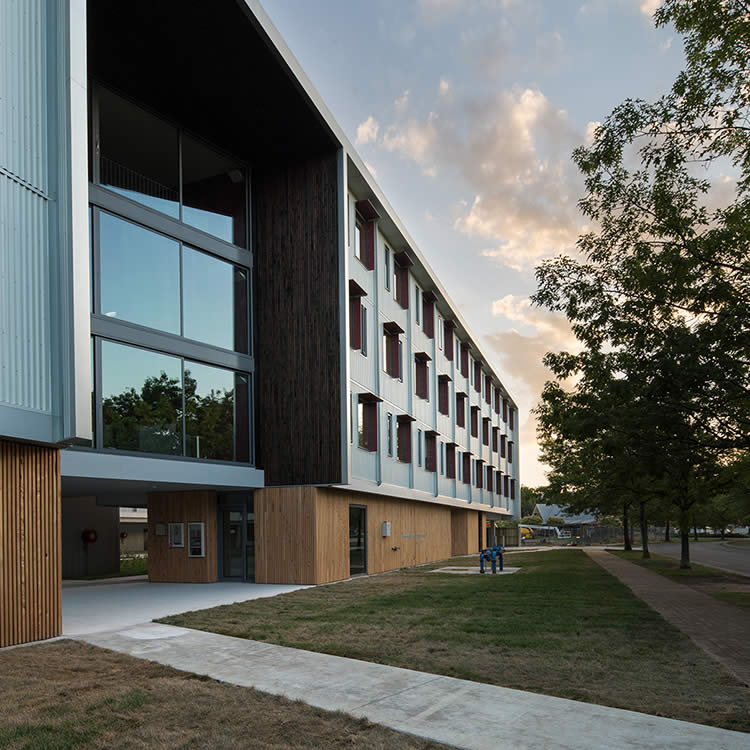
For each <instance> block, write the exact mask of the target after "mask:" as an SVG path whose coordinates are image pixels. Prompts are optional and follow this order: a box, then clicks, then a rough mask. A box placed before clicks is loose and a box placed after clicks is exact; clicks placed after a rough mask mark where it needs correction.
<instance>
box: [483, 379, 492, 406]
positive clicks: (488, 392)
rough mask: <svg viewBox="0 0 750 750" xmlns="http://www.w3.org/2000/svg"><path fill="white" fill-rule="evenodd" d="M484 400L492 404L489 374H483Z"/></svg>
mask: <svg viewBox="0 0 750 750" xmlns="http://www.w3.org/2000/svg"><path fill="white" fill-rule="evenodd" d="M484 400H485V401H486V402H487V403H488V404H490V405H491V404H492V378H491V377H490V376H489V375H485V376H484Z"/></svg>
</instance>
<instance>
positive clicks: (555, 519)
mask: <svg viewBox="0 0 750 750" xmlns="http://www.w3.org/2000/svg"><path fill="white" fill-rule="evenodd" d="M547 526H558V527H560V526H565V519H564V518H560V516H549V518H547Z"/></svg>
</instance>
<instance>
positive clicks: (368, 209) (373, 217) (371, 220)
mask: <svg viewBox="0 0 750 750" xmlns="http://www.w3.org/2000/svg"><path fill="white" fill-rule="evenodd" d="M355 206H356V209H357V223H358V224H359V225H360V226H361V227H362V239H363V240H364V243H365V246H364V252H363V253H362V261H363V263H364V264H365V267H366V268H368V269H369V270H370V271H372V269H373V268H375V225H376V222H377V219H378V217H379V216H380V214H378V212H377V211H376V210H375V207H374V206H373V205H372V203H370V201H368V200H363V201H357V203H356V204H355Z"/></svg>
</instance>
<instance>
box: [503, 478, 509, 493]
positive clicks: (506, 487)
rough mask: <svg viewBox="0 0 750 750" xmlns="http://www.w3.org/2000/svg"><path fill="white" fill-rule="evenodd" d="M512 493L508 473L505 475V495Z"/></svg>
mask: <svg viewBox="0 0 750 750" xmlns="http://www.w3.org/2000/svg"><path fill="white" fill-rule="evenodd" d="M509 495H510V477H509V476H508V475H507V474H506V475H505V476H504V477H503V496H504V497H508V496H509Z"/></svg>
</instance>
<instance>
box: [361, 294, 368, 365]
mask: <svg viewBox="0 0 750 750" xmlns="http://www.w3.org/2000/svg"><path fill="white" fill-rule="evenodd" d="M361 309H362V349H361V352H362V354H363V356H365V357H366V356H367V308H366V307H365V306H364V305H362V306H361Z"/></svg>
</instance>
